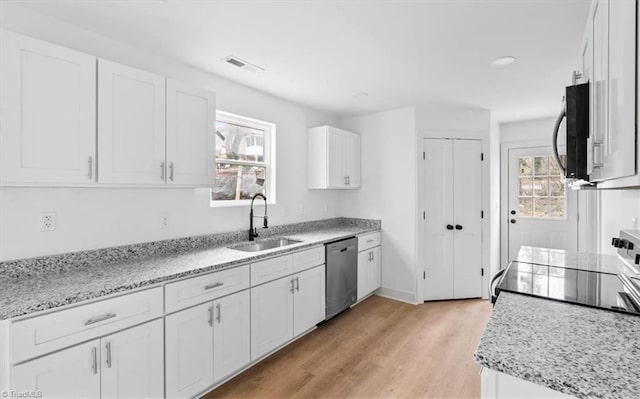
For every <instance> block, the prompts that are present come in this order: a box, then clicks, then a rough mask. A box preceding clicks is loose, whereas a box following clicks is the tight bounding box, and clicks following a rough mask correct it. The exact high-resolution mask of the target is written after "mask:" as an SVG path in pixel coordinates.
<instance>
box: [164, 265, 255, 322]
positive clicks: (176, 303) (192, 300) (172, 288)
mask: <svg viewBox="0 0 640 399" xmlns="http://www.w3.org/2000/svg"><path fill="white" fill-rule="evenodd" d="M247 288H249V265H246V266H240V267H236V268H234V269H229V270H223V271H220V272H215V273H210V274H207V275H204V276H200V277H194V278H190V279H187V280H182V281H178V282H176V283H172V284H167V285H166V286H165V304H166V311H167V313H171V312H175V311H176V310H180V309H184V308H186V307H189V306H192V305H197V304H199V303H202V302H206V301H211V300H213V299H216V298H219V297H221V296H224V295H229V294H233V293H234V292H237V291H241V290H244V289H247Z"/></svg>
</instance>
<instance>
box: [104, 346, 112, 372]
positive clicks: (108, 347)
mask: <svg viewBox="0 0 640 399" xmlns="http://www.w3.org/2000/svg"><path fill="white" fill-rule="evenodd" d="M105 349H106V350H107V367H108V368H111V342H107V344H106V345H105Z"/></svg>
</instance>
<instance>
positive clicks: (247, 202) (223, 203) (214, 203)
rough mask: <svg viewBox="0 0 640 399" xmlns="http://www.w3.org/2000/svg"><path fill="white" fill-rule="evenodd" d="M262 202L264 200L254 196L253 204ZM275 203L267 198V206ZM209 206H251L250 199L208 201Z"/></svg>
mask: <svg viewBox="0 0 640 399" xmlns="http://www.w3.org/2000/svg"><path fill="white" fill-rule="evenodd" d="M262 204H264V200H263V199H262V198H256V201H255V202H254V206H257V205H262ZM275 204H276V203H275V202H273V201H269V200H267V206H271V205H275ZM209 206H210V207H211V208H233V207H243V206H251V200H240V201H235V200H229V201H209Z"/></svg>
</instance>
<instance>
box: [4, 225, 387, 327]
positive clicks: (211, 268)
mask: <svg viewBox="0 0 640 399" xmlns="http://www.w3.org/2000/svg"><path fill="white" fill-rule="evenodd" d="M332 231H335V235H332V234H331V233H332ZM376 231H380V229H379V228H372V227H356V226H340V227H334V228H330V229H327V230H324V231H320V232H313V231H301V232H297V233H293V234H285V235H284V236H286V238H291V239H296V238H299V239H302V241H303V242H302V243H298V244H293V245H291V246H287V247H281V248H275V249H269V250H265V251H260V252H254V253H252V252H241V251H237V252H238V254H236V255H238V256H240V257H239V258H236V259H234V260H231V261H222V262H220V263H216V262H215V261H214V262H210V264H209V265H207V266H197V267H194V268H193V269H189V270H185V271H180V272H177V273H168V274H165V275H161V276H156V277H153V278H145V277H144V276H143V277H142V278H140V279H139V280H138V279H136V278H135V275H134V276H133V278H131V279H129V281H130V283H127V284H119V285H114V286H108V287H103V288H102V289H99V290H92V291H88V292H82V289H81V287H80V286H79V287H78V289H70V290H69V291H70V292H69V293H68V294H67V295H64V298H55V299H54V298H48V299H47V300H46V301H42V302H38V303H29V304H27V305H26V306H23V307H15V306H14V307H13V308H11V307H10V308H9V309H7V307H5V306H4V304H3V307H2V309H0V321H4V320H9V319H14V318H22V317H24V316H29V317H31V316H34V314H35V313H38V312H42V311H48V310H52V309H56V308H61V307H63V306H67V305H74V304H78V303H80V302H83V301H89V300H94V299H99V298H102V297H106V296H110V295H113V294H122V293H125V292H127V291H134V290H138V289H147V288H152V287H153V286H154V285H160V284H165V283H168V282H171V281H174V280H176V281H177V280H180V279H183V278H187V277H195V276H198V275H202V274H207V273H211V272H216V271H221V270H226V269H231V268H234V267H239V266H243V265H246V264H249V263H252V262H256V261H260V260H265V259H268V258H271V257H276V256H282V255H286V254H287V253H291V252H297V251H300V250H305V249H309V248H311V247H316V246H319V245H324V244H326V243H328V242H332V241H336V240H341V239H345V238H348V237H354V236H356V237H357V236H360V235H363V234H367V233H372V232H376ZM317 233H321V234H322V235H323V236H324V237H323V238H321V239H309V238H307V239H304V238H305V237H304V236H305V235H309V234H317ZM237 244H239V243H237ZM232 245H234V244H226V245H221V246H216V247H211V248H206V249H199V250H195V251H186V252H183V253H177V254H170V255H166V256H159V257H153V258H150V259H143V260H137V261H131V262H127V261H125V262H118V263H115V264H114V263H111V264H105V265H102V267H105V268H110V267H113V266H121V267H122V266H127V263H130V264H131V265H130V266H131V269H133V272H134V273H135V266H136V264H139V263H141V262H148V263H152V262H162V261H163V260H164V261H167V260H170V259H172V258H176V261H177V262H178V261H179V258H180V257H184V256H189V255H192V254H194V253H200V252H206V251H215V250H224V249H226V248H228V247H229V246H232ZM242 254H244V255H245V256H242ZM75 273H78V274H82V273H83V270H82V269H79V270H77V271H75ZM30 278H31V279H34V278H40V279H46V278H47V275H46V274H43V275H39V276H31V277H30ZM20 280H21V278H20V277H19V278H16V279H13V280H9V281H15V282H16V283H19V282H20ZM6 281H7V280H5V282H6Z"/></svg>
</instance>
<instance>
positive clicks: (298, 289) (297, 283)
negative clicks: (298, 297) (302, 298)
mask: <svg viewBox="0 0 640 399" xmlns="http://www.w3.org/2000/svg"><path fill="white" fill-rule="evenodd" d="M296 291H298V292H300V277H296Z"/></svg>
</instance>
